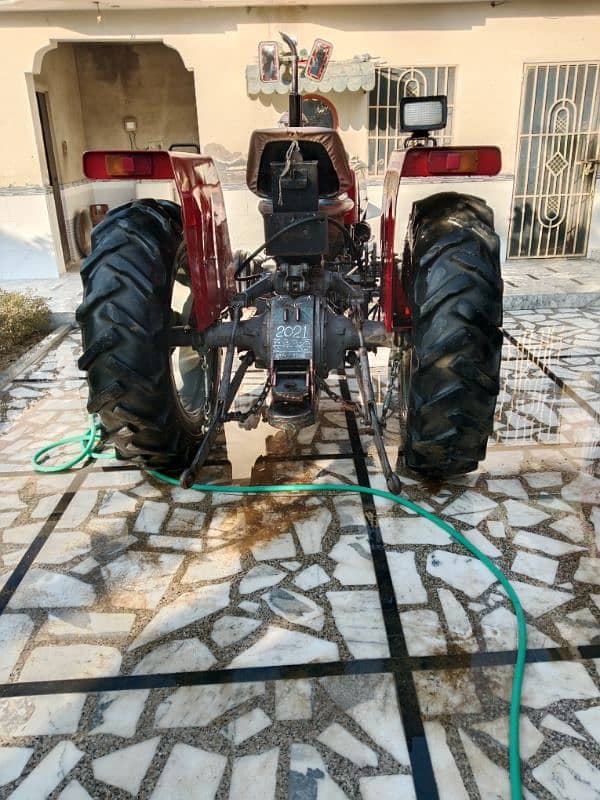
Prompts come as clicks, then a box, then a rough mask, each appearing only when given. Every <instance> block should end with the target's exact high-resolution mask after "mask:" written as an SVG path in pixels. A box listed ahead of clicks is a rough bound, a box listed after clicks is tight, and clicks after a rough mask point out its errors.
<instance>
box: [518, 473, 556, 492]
mask: <svg viewBox="0 0 600 800" xmlns="http://www.w3.org/2000/svg"><path fill="white" fill-rule="evenodd" d="M523 477H524V478H525V480H526V481H527V483H528V484H529V485H530V486H531V487H532V488H533V489H547V488H548V487H550V486H561V485H562V475H561V474H560V472H526V473H524V474H523Z"/></svg>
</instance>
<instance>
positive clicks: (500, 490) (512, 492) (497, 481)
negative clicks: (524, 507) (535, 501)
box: [487, 478, 529, 501]
mask: <svg viewBox="0 0 600 800" xmlns="http://www.w3.org/2000/svg"><path fill="white" fill-rule="evenodd" d="M487 487H488V492H491V493H492V494H503V495H506V496H507V497H514V498H515V499H516V500H525V501H527V500H529V495H528V494H527V492H526V491H525V489H524V487H523V484H522V483H521V481H520V480H519V479H518V478H492V479H489V480H488V481H487Z"/></svg>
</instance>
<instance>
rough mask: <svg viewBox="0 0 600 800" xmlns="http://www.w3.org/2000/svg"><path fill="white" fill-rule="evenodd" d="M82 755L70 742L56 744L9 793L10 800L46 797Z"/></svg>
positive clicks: (32, 799) (30, 799)
mask: <svg viewBox="0 0 600 800" xmlns="http://www.w3.org/2000/svg"><path fill="white" fill-rule="evenodd" d="M83 755H84V754H83V752H82V751H81V750H78V749H77V747H75V745H74V744H73V743H72V742H68V741H63V742H58V744H56V745H55V746H54V747H53V748H52V750H51V751H50V752H49V753H48V755H46V756H45V757H44V758H43V759H42V760H41V761H40V763H39V764H38V765H37V766H36V767H34V768H33V769H32V770H31V772H30V773H29V775H27V777H26V778H25V779H24V780H23V781H22V782H21V783H20V784H19V785H18V786H17V788H16V789H15V790H14V792H12V793H11V795H10V798H11V800H35V799H37V798H45V797H48V795H50V794H51V793H52V792H53V791H54V789H56V787H57V786H58V784H59V783H61V781H63V780H64V779H65V778H66V776H67V775H68V774H69V772H70V771H71V770H72V769H73V767H74V766H75V765H76V764H77V763H78V761H79V760H80V759H81V758H82V757H83Z"/></svg>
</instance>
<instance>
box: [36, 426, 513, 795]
mask: <svg viewBox="0 0 600 800" xmlns="http://www.w3.org/2000/svg"><path fill="white" fill-rule="evenodd" d="M76 442H78V443H79V444H80V445H81V451H80V453H79V454H78V455H76V456H74V457H72V458H71V459H70V460H68V461H66V462H64V463H61V464H57V465H55V466H45V465H44V464H43V463H42V462H43V460H44V459H45V457H46V458H47V457H48V456H47V454H48V453H49V452H50V451H52V450H54V449H56V448H58V447H64V446H65V445H68V444H74V443H76ZM99 446H100V447H101V446H102V442H101V439H100V431H99V430H98V426H97V425H96V422H95V419H94V417H90V427H89V429H88V430H87V431H86V432H85V433H84V434H82V435H81V436H71V437H69V438H67V439H61V440H60V441H58V442H52V443H50V444H47V445H45V446H44V447H42V448H41V450H38V451H37V452H36V453H35V454H34V456H33V458H32V463H33V467H34V469H35V470H36V471H37V472H64V471H66V470H68V469H71V468H72V467H74V466H75V465H76V464H78V463H80V462H82V461H84V460H87V459H88V458H110V457H112V456H110V455H108V454H104V453H99V452H97V448H98V447H99ZM148 474H149V475H152V477H153V478H156V479H157V480H159V481H163V482H164V483H169V484H172V485H173V486H179V481H178V480H177V479H176V478H171V477H169V476H168V475H163V474H162V473H161V472H157V471H156V470H148ZM192 489H196V490H197V491H199V492H214V493H219V494H275V493H284V492H356V493H359V494H369V495H372V496H373V497H382V498H383V499H384V500H391V501H392V502H394V503H397V504H398V505H400V506H403V507H404V508H407V509H408V510H409V511H413V512H414V513H415V514H419V515H420V516H421V517H424V518H425V519H427V520H429V521H430V522H432V523H433V524H434V525H437V527H438V528H441V529H442V530H443V531H446V533H448V534H450V536H451V537H452V538H453V539H455V540H456V541H457V542H458V543H459V544H460V545H462V546H463V547H464V548H466V549H467V550H468V551H469V552H470V553H472V554H473V555H474V556H475V558H477V559H478V560H479V561H480V562H481V563H482V564H483V565H484V566H485V567H487V569H488V570H489V571H490V572H491V573H492V574H493V575H494V577H495V578H496V579H497V580H498V581H499V582H500V584H501V585H502V587H503V588H504V590H505V592H506V594H507V595H508V597H509V600H510V602H511V603H512V606H513V608H514V610H515V614H516V617H517V632H518V635H517V658H516V662H515V671H514V675H513V683H512V691H511V700H510V716H509V740H508V754H509V774H510V797H511V800H522V797H523V794H522V786H521V762H520V758H519V716H520V707H521V689H522V686H523V674H524V671H525V653H526V649H527V628H526V625H525V615H524V613H523V607H522V606H521V603H520V602H519V598H518V596H517V593H516V592H515V590H514V589H513V587H512V586H511V584H510V581H509V580H508V578H507V577H506V576H505V575H504V573H503V572H502V571H501V570H500V569H499V568H498V567H497V566H496V564H494V562H493V561H492V560H491V559H490V558H488V556H486V555H485V553H482V552H481V550H479V549H478V548H477V547H475V545H474V544H472V543H471V542H470V541H469V540H468V539H466V538H465V537H464V536H463V535H462V534H460V533H459V532H458V531H457V530H456V529H455V528H453V527H452V525H450V524H449V523H448V522H445V521H444V520H443V519H440V518H439V517H436V516H435V514H432V513H431V512H429V511H426V510H425V509H424V508H421V507H420V506H418V505H417V504H416V503H413V502H411V501H410V500H406V499H405V498H404V497H398V496H397V495H394V494H391V493H390V492H386V491H383V490H382V489H372V488H371V487H368V486H358V485H348V484H337V483H306V484H302V483H289V484H280V485H278V486H217V485H214V484H203V483H195V484H194V485H193V486H192Z"/></svg>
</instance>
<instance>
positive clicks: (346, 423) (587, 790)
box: [0, 306, 600, 800]
mask: <svg viewBox="0 0 600 800" xmlns="http://www.w3.org/2000/svg"><path fill="white" fill-rule="evenodd" d="M79 350H80V348H79V339H78V336H77V334H76V333H73V334H72V335H70V336H68V337H67V338H66V339H64V340H63V342H62V343H61V344H60V345H59V346H58V347H57V348H56V349H55V350H54V351H52V352H51V353H49V354H48V355H47V356H46V357H45V358H44V359H43V360H42V361H41V362H40V363H38V364H36V365H34V366H33V367H32V368H31V369H30V370H29V371H28V373H26V374H24V375H23V376H22V377H21V379H20V380H18V381H16V382H15V383H14V384H13V385H12V386H11V387H10V390H9V391H8V392H7V393H6V394H5V395H4V396H3V398H2V399H1V400H0V487H1V492H0V529H2V531H3V534H2V539H1V540H0V557H1V559H2V561H1V567H0V579H1V581H2V582H3V588H2V589H1V591H0V612H1V613H0V643H1V646H0V797H13V798H24V799H26V800H30V798H38V797H40V798H41V797H48V798H53V799H54V798H61V799H62V800H79V799H80V798H88V797H92V798H109V797H110V798H117V799H119V798H130V797H132V796H133V797H139V798H153V799H154V800H160V798H169V799H171V798H190V797H194V798H207V799H208V798H210V799H211V800H212V798H218V799H219V800H220V799H221V798H223V799H225V798H231V799H232V800H238V798H239V800H241V799H242V798H243V799H244V800H254V798H256V800H267V799H268V798H289V800H341V799H342V798H344V797H345V798H349V799H351V798H360V799H361V800H375V799H377V800H388V798H389V800H397V798H407V800H408V799H409V798H418V799H419V800H430V798H434V797H435V796H436V795H435V791H436V789H435V786H436V785H437V792H438V796H439V797H441V798H444V799H445V800H463V799H464V800H467V798H469V800H473V799H474V798H485V799H486V800H487V799H488V798H490V799H492V798H493V799H497V798H508V797H509V788H508V774H507V766H508V757H507V725H508V722H507V720H508V708H509V705H508V700H509V692H510V686H511V678H512V662H513V660H514V656H515V653H514V649H515V646H516V641H515V619H514V615H513V614H512V611H511V608H510V605H509V603H508V600H507V597H506V596H505V594H504V592H503V591H502V590H501V589H500V588H499V585H498V583H497V582H495V581H494V579H493V576H491V575H490V574H489V573H488V572H487V570H485V569H484V568H483V567H482V566H481V565H480V564H479V563H478V562H477V561H475V560H474V559H473V558H471V557H469V556H468V554H466V553H465V551H464V550H462V549H461V547H460V546H459V545H457V544H453V543H452V542H451V541H450V538H449V537H448V536H447V535H446V534H445V533H444V532H443V531H441V530H440V529H438V528H435V527H434V526H433V525H431V524H429V523H428V522H426V521H424V520H422V519H420V518H418V517H416V516H415V515H412V514H410V513H407V512H406V511H404V510H403V509H401V508H399V507H398V506H395V505H393V504H392V503H391V502H388V501H386V500H383V499H379V498H375V499H374V498H372V497H369V496H360V497H359V496H358V495H352V494H346V493H340V494H336V495H332V494H316V495H285V496H258V497H241V496H240V495H218V494H215V495H208V494H206V495H202V494H199V493H197V492H192V491H183V490H181V489H179V488H175V487H171V486H167V485H165V484H162V483H159V482H158V481H156V480H154V479H152V478H150V477H148V476H147V475H145V474H144V473H143V472H141V471H140V470H138V469H137V468H135V467H132V466H131V465H129V464H123V463H121V462H116V461H115V462H113V461H97V462H94V463H92V464H89V465H88V466H86V467H85V468H83V469H78V470H75V471H73V472H70V473H66V474H56V475H45V476H42V475H37V474H35V473H33V472H32V471H31V468H30V464H29V458H30V455H31V453H32V452H33V451H34V450H35V449H36V448H38V447H39V446H41V444H42V443H44V442H46V441H47V440H48V439H58V438H60V437H62V436H68V435H70V434H74V433H80V432H81V431H82V429H84V428H85V425H86V414H85V400H86V389H85V382H84V381H83V380H82V374H81V373H79V372H78V370H77V367H76V360H77V356H78V354H79ZM377 358H378V361H377V366H376V376H377V385H378V387H379V391H380V397H382V396H383V393H384V392H385V381H386V372H387V369H386V367H385V363H386V360H387V352H386V351H381V353H380V354H379V355H378V357H377ZM599 363H600V306H594V307H587V308H577V309H567V308H561V309H555V310H545V311H543V310H537V311H531V310H523V311H514V312H511V313H507V314H506V317H505V348H504V361H503V367H502V391H501V394H500V397H499V400H498V406H497V419H496V426H495V432H494V436H493V437H492V440H491V441H490V446H489V449H488V458H487V460H486V461H485V462H484V463H483V464H482V465H481V467H480V469H479V470H478V471H477V472H474V473H471V474H469V475H467V476H464V477H462V478H457V479H453V480H450V481H448V482H445V483H441V484H438V485H435V486H432V485H428V484H425V483H423V482H421V481H419V480H418V479H417V477H416V476H415V475H414V474H410V473H408V472H407V471H406V470H405V469H404V468H403V467H402V465H401V460H400V466H399V471H400V474H401V477H402V480H403V484H404V491H403V493H404V495H405V496H406V497H408V498H409V499H411V500H414V501H416V502H419V503H421V504H422V505H423V506H424V507H425V508H428V509H430V510H432V511H434V512H435V513H436V514H439V515H440V516H441V517H442V518H443V519H446V520H448V521H449V522H451V523H452V524H453V525H455V526H456V527H457V528H458V529H459V530H460V531H461V532H463V533H464V534H465V535H466V536H467V538H469V539H470V540H471V541H472V542H473V543H474V544H476V545H477V546H478V547H479V548H480V549H481V550H482V551H483V552H484V553H486V554H487V555H488V556H489V557H490V558H492V559H493V560H494V561H495V563H497V564H498V566H500V567H501V568H502V569H503V570H504V571H505V572H506V574H507V575H508V577H509V578H510V580H511V581H512V583H513V585H514V587H515V589H516V591H517V593H518V594H519V596H520V598H521V601H522V603H523V606H524V608H525V611H526V616H527V622H528V631H529V643H528V647H529V650H528V666H527V671H526V676H525V685H524V691H523V706H522V710H523V713H522V723H521V735H522V745H521V755H522V758H523V777H524V784H525V787H526V791H525V797H526V798H528V799H529V800H531V798H539V800H550V798H559V799H560V800H585V799H586V798H596V799H597V798H600V674H599V671H600V553H599V547H600V423H599V420H600V370H599ZM261 377H262V376H261V375H260V374H259V373H249V375H248V378H247V381H246V382H245V385H244V388H243V392H244V395H245V396H244V397H242V398H241V399H240V401H239V409H240V410H243V409H244V408H245V407H247V406H248V405H249V404H250V403H251V402H252V398H253V397H255V396H256V393H257V392H259V391H260V387H261ZM330 383H331V385H332V387H333V388H335V389H336V391H338V392H341V393H342V394H344V395H345V396H346V397H348V396H350V395H353V394H355V392H356V386H355V383H354V379H353V378H346V377H345V376H340V377H339V378H333V379H331V380H330ZM386 443H387V445H388V446H389V452H390V455H391V457H392V458H393V459H396V457H397V455H398V447H399V445H401V436H400V431H399V424H398V422H397V420H395V419H393V418H392V419H391V420H390V421H389V425H388V432H387V435H386ZM201 479H202V480H204V481H226V482H228V481H234V482H238V481H243V482H252V483H263V484H268V483H283V482H286V483H291V482H293V483H301V482H309V481H310V482H321V483H332V482H335V483H340V484H347V483H355V482H359V483H361V484H363V485H369V484H370V485H371V486H375V487H380V488H384V481H383V478H382V476H381V474H380V471H379V466H378V462H377V459H376V457H375V453H374V447H373V442H372V439H371V437H370V436H369V435H368V432H366V431H364V430H363V429H362V427H361V423H360V421H357V420H355V419H354V418H353V417H352V416H350V415H347V414H346V413H345V412H344V411H343V410H342V409H341V408H340V406H339V405H337V404H335V403H334V402H333V401H331V400H329V399H324V400H323V401H322V404H321V410H320V414H319V422H318V425H317V426H314V427H312V428H309V429H306V430H305V431H303V432H302V433H301V434H300V436H299V437H298V439H297V441H292V440H290V439H289V438H288V437H285V436H284V435H283V434H281V433H278V432H276V431H273V430H272V429H270V428H268V427H266V426H264V425H262V424H261V425H260V426H259V427H258V428H257V429H256V430H253V431H246V430H240V429H239V428H238V427H237V426H235V425H228V426H227V429H226V432H225V437H224V439H223V440H222V441H221V442H220V446H219V448H218V449H217V450H216V451H215V453H214V454H213V457H212V462H211V466H209V467H207V468H206V470H205V471H204V473H203V475H202V476H201Z"/></svg>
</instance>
